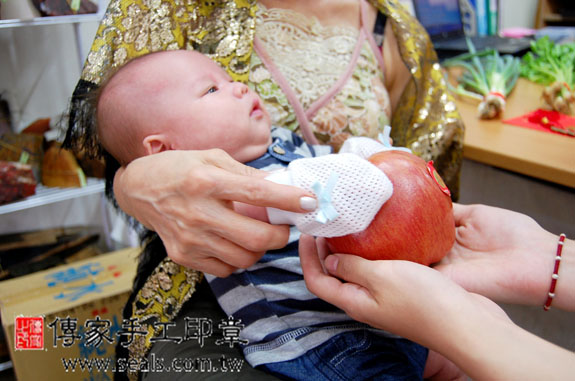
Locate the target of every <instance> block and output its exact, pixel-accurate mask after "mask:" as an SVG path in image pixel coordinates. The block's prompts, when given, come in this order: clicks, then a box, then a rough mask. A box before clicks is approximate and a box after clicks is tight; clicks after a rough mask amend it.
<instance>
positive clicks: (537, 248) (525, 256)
mask: <svg viewBox="0 0 575 381" xmlns="http://www.w3.org/2000/svg"><path fill="white" fill-rule="evenodd" d="M453 212H454V216H455V225H456V238H455V240H456V241H455V245H454V246H453V248H452V249H451V251H450V252H449V253H448V255H447V256H446V257H445V258H444V259H443V260H442V261H441V262H440V264H439V265H437V266H435V269H437V270H439V271H441V272H442V273H444V274H445V275H447V276H448V277H449V278H451V279H453V280H454V281H456V282H457V283H458V284H460V285H461V286H463V287H464V288H465V289H466V290H468V291H471V292H475V293H478V294H481V295H484V296H487V297H488V298H490V299H493V300H496V301H499V302H506V303H516V304H529V305H543V303H544V302H545V299H546V297H547V292H548V290H549V285H550V283H551V274H552V272H553V266H554V262H555V253H556V250H557V242H558V237H557V236H556V235H554V234H551V233H549V232H547V231H545V230H544V229H543V228H541V226H539V225H538V224H537V223H536V222H535V221H534V220H533V219H532V218H530V217H528V216H526V215H524V214H520V213H516V212H512V211H509V210H505V209H500V208H495V207H489V206H485V205H459V204H454V205H453ZM567 250H570V248H568V247H567V245H566V247H564V260H565V261H562V264H561V268H560V274H561V278H560V280H559V282H558V284H557V287H558V288H557V292H556V294H557V298H556V300H554V301H553V305H554V306H555V307H558V306H561V304H563V308H567V309H568V306H567V305H566V304H565V303H572V304H573V306H572V309H575V300H573V301H569V300H565V299H564V298H565V297H568V296H569V295H572V294H573V293H574V290H573V289H571V290H570V291H569V290H565V291H562V288H563V287H566V286H568V285H569V283H572V284H575V278H573V277H571V276H573V275H575V274H573V273H571V274H570V275H569V274H568V272H570V271H569V270H570V269H571V268H572V262H571V260H573V261H575V259H574V258H570V257H571V255H569V254H568V253H567ZM564 275H565V276H564ZM567 276H569V277H570V279H569V278H568V277H567ZM560 287H561V288H560Z"/></svg>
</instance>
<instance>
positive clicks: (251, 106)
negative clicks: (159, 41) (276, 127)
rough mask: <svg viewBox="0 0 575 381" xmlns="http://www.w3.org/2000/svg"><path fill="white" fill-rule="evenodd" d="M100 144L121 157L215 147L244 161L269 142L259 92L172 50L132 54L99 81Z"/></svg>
mask: <svg viewBox="0 0 575 381" xmlns="http://www.w3.org/2000/svg"><path fill="white" fill-rule="evenodd" d="M97 126H98V134H99V136H100V141H101V143H102V146H103V147H104V148H105V149H106V151H108V152H109V153H110V154H111V155H112V156H114V158H116V160H118V161H119V162H120V163H121V164H127V163H129V162H130V161H132V160H134V159H136V158H138V157H141V156H145V155H151V154H154V153H158V152H162V151H166V150H204V149H211V148H221V149H223V150H224V151H226V152H228V153H229V154H230V155H231V156H232V157H233V158H234V159H236V160H238V161H241V162H246V161H249V160H253V159H255V158H257V157H259V156H261V155H262V154H263V153H264V152H265V150H266V149H267V146H268V145H269V144H270V143H271V137H270V120H269V115H268V113H267V112H266V110H265V108H264V106H263V104H262V103H261V100H260V98H259V96H258V95H257V94H256V93H255V92H254V91H252V90H250V89H249V88H248V87H247V86H246V85H244V84H242V83H239V82H233V81H232V79H231V77H230V76H229V75H228V74H227V73H226V72H225V71H224V70H223V69H221V68H220V67H219V66H218V65H217V64H216V63H215V62H213V61H212V60H210V59H209V58H208V57H206V56H204V55H202V54H200V53H197V52H193V51H187V50H175V51H165V52H157V53H152V54H148V55H145V56H142V57H139V58H136V59H134V60H132V61H130V62H129V63H127V64H126V65H124V66H123V67H122V68H121V69H119V70H118V71H117V72H116V73H115V74H114V75H113V76H112V77H111V78H110V79H109V80H108V81H106V82H105V84H104V85H103V86H102V89H101V91H100V94H99V96H98V99H97Z"/></svg>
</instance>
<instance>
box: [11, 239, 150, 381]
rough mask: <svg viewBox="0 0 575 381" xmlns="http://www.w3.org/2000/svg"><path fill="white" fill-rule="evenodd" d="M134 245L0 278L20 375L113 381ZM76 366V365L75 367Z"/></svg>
mask: <svg viewBox="0 0 575 381" xmlns="http://www.w3.org/2000/svg"><path fill="white" fill-rule="evenodd" d="M139 252H140V250H139V249H137V248H132V249H125V250H120V251H115V252H112V253H108V254H102V255H99V256H96V257H93V258H90V259H87V260H83V261H79V262H75V263H73V264H71V265H66V266H59V267H55V268H52V269H49V270H45V271H40V272H37V273H34V274H31V275H27V276H22V277H19V278H16V279H12V280H7V281H4V282H0V309H1V311H2V325H3V328H4V331H5V334H6V337H7V339H8V347H9V349H10V356H11V358H12V362H13V364H14V370H15V374H16V377H17V378H18V380H24V381H26V380H111V379H113V372H112V368H113V365H114V347H115V345H116V343H117V342H118V336H117V334H118V332H120V330H121V327H122V314H121V311H122V308H123V307H124V305H125V303H126V301H127V298H128V295H129V293H130V290H131V288H132V282H133V278H134V276H135V274H136V267H137V256H138V254H139ZM73 369H74V370H73Z"/></svg>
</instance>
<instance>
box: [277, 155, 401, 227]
mask: <svg viewBox="0 0 575 381" xmlns="http://www.w3.org/2000/svg"><path fill="white" fill-rule="evenodd" d="M267 179H268V180H270V181H274V182H277V183H281V184H288V185H294V186H298V187H300V188H303V189H306V190H309V191H312V192H314V193H315V195H316V197H317V198H318V202H319V207H318V209H317V210H315V211H313V212H310V213H291V212H286V211H283V210H279V209H274V208H267V211H268V217H269V220H270V222H271V223H272V224H286V223H287V224H292V225H295V226H297V228H298V229H299V230H300V231H301V232H302V233H306V234H310V235H314V236H319V237H338V236H342V235H346V234H351V233H357V232H360V231H362V230H364V229H365V228H367V227H368V226H369V224H370V223H371V221H372V220H373V218H374V217H375V215H376V214H377V212H378V211H379V209H380V208H381V206H382V205H383V204H384V203H385V202H386V201H387V200H388V199H389V198H390V197H391V194H392V193H393V186H392V184H391V181H390V180H389V179H388V177H387V176H386V175H385V174H384V173H383V172H382V171H381V170H380V169H378V168H377V167H376V166H375V165H373V164H371V163H370V162H369V161H367V160H365V159H362V158H361V157H359V156H357V155H354V154H351V153H344V154H341V153H340V154H337V155H326V156H320V157H314V158H309V159H298V160H294V161H292V162H291V163H290V165H289V166H288V168H287V169H286V170H284V171H280V172H274V173H273V174H271V175H270V176H268V177H267Z"/></svg>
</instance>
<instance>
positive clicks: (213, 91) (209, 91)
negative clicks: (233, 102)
mask: <svg viewBox="0 0 575 381" xmlns="http://www.w3.org/2000/svg"><path fill="white" fill-rule="evenodd" d="M216 91H218V88H217V87H216V86H212V87H210V88H209V89H208V91H207V93H208V94H210V93H215V92H216Z"/></svg>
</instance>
